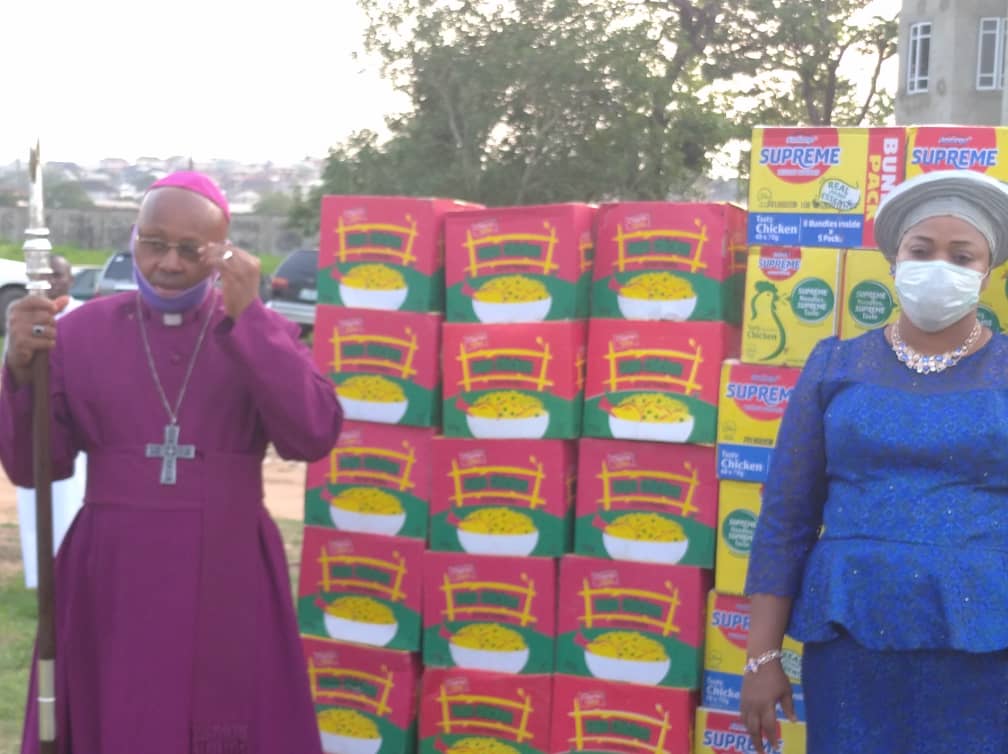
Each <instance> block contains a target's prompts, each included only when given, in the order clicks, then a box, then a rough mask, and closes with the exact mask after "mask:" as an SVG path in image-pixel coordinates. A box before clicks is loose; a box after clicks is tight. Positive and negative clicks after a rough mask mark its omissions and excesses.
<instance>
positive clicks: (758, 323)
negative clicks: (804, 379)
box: [742, 246, 843, 366]
mask: <svg viewBox="0 0 1008 754" xmlns="http://www.w3.org/2000/svg"><path fill="white" fill-rule="evenodd" d="M842 268H843V252H841V251H840V250H838V249H810V248H799V247H787V246H763V247H756V248H753V249H752V250H751V251H750V253H749V264H748V269H747V272H746V294H745V299H746V303H745V311H744V312H743V317H742V361H744V362H746V363H747V364H762V365H768V364H776V365H781V366H802V365H804V363H805V361H806V359H808V356H809V354H810V353H811V352H812V348H813V347H814V346H815V344H816V343H818V342H819V341H820V340H822V339H823V338H828V337H830V336H831V335H836V334H837V327H838V325H839V314H838V311H837V310H838V308H839V307H838V305H837V302H838V299H839V291H840V283H841V274H842V271H843V269H842Z"/></svg>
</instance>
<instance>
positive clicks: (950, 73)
mask: <svg viewBox="0 0 1008 754" xmlns="http://www.w3.org/2000/svg"><path fill="white" fill-rule="evenodd" d="M988 16H993V17H998V16H1000V17H1005V16H1008V0H969V2H963V0H904V2H903V8H902V11H901V12H900V17H899V82H898V87H897V91H896V122H897V123H899V124H923V123H958V124H974V125H992V126H993V125H1000V124H1002V123H1004V122H1005V120H1004V112H1003V111H1004V108H1005V98H1004V92H1003V91H977V88H976V67H977V46H978V42H979V32H980V19H981V18H984V17H988ZM920 21H930V22H931V57H930V67H929V68H930V70H929V81H928V90H927V91H926V92H922V93H919V94H910V95H908V94H907V93H906V76H907V56H908V55H909V51H910V27H911V26H912V25H913V24H915V23H917V22H920Z"/></svg>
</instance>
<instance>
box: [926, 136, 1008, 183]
mask: <svg viewBox="0 0 1008 754" xmlns="http://www.w3.org/2000/svg"><path fill="white" fill-rule="evenodd" d="M934 170H973V171H975V172H977V173H985V174H986V175H989V176H990V177H991V178H997V179H998V180H1000V181H1008V128H1005V127H1003V126H954V125H952V126H945V125H941V126H916V127H913V128H908V129H907V160H906V177H907V178H915V177H917V176H918V175H921V174H923V173H930V172H932V171H934Z"/></svg>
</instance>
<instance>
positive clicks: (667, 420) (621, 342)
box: [583, 319, 739, 444]
mask: <svg viewBox="0 0 1008 754" xmlns="http://www.w3.org/2000/svg"><path fill="white" fill-rule="evenodd" d="M738 347H739V331H738V329H737V328H735V327H732V326H730V325H726V324H723V323H720V322H631V321H627V320H617V319H593V320H592V321H591V323H590V327H589V334H588V376H587V380H586V382H585V410H584V431H583V434H584V435H585V436H586V437H606V438H613V439H619V440H652V441H655V442H677V443H708V444H713V443H714V440H715V437H716V436H717V402H718V380H719V378H720V376H721V362H722V361H724V360H725V359H727V358H731V357H734V356H738Z"/></svg>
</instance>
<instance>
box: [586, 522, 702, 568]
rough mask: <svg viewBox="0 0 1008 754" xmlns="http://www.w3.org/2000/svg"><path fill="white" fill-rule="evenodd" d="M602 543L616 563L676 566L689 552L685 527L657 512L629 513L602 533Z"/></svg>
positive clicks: (607, 526) (611, 523) (606, 527)
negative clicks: (632, 562) (637, 562)
mask: <svg viewBox="0 0 1008 754" xmlns="http://www.w3.org/2000/svg"><path fill="white" fill-rule="evenodd" d="M602 544H603V545H604V546H605V549H606V552H607V553H609V557H611V558H613V559H614V560H638V561H644V562H647V563H665V564H667V565H674V564H676V563H678V562H679V561H680V560H682V558H683V556H684V555H685V554H686V551H687V550H688V549H689V540H688V539H687V537H686V532H685V531H684V530H683V527H682V526H681V525H680V524H678V523H676V522H675V521H670V520H669V519H667V518H665V517H663V516H659V515H658V514H657V513H626V514H624V515H622V516H619V517H618V518H615V519H613V520H612V521H611V522H610V523H609V524H608V525H606V526H605V529H604V531H603V532H602Z"/></svg>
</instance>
